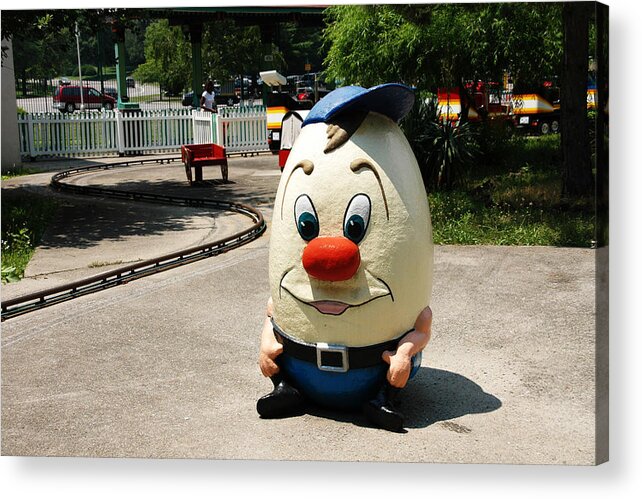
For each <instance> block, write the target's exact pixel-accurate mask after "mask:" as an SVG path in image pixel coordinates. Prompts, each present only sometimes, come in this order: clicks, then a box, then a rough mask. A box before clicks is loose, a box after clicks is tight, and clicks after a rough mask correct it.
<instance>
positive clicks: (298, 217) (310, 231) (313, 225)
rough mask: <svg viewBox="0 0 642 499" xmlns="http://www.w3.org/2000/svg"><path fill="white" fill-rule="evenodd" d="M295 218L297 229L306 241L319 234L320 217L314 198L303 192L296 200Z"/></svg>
mask: <svg viewBox="0 0 642 499" xmlns="http://www.w3.org/2000/svg"><path fill="white" fill-rule="evenodd" d="M294 220H295V222H296V229H297V230H298V231H299V235H300V236H301V238H302V239H303V240H304V241H311V240H312V239H314V238H315V237H317V236H318V235H319V219H318V218H317V213H316V211H315V210H314V205H313V204H312V200H311V199H310V198H309V197H308V196H306V195H305V194H301V195H300V196H299V197H298V198H297V200H296V201H295V202H294Z"/></svg>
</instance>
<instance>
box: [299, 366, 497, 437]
mask: <svg viewBox="0 0 642 499" xmlns="http://www.w3.org/2000/svg"><path fill="white" fill-rule="evenodd" d="M399 402H400V404H399V408H400V410H401V412H402V413H403V414H404V417H405V427H406V428H425V427H427V426H430V425H432V424H434V423H437V422H439V421H446V420H449V419H454V418H458V417H461V416H465V415H466V414H481V413H486V412H492V411H495V410H497V409H499V408H500V407H501V405H502V403H501V401H500V400H499V399H498V398H497V397H495V396H494V395H491V394H490V393H486V392H485V391H484V390H483V389H482V387H481V386H479V385H478V384H477V383H475V382H474V381H472V380H470V379H468V378H466V377H465V376H462V375H460V374H457V373H453V372H450V371H444V370H442V369H433V368H430V367H421V368H419V371H418V372H417V374H416V375H415V377H414V378H413V379H412V380H410V381H409V382H408V385H407V386H406V388H404V390H403V391H402V392H401V394H400V397H399ZM306 412H307V413H308V414H312V415H315V416H319V417H324V418H329V419H334V420H336V421H343V422H350V423H353V424H355V425H357V426H368V427H370V426H372V425H371V424H370V423H369V422H368V421H367V420H366V418H365V417H364V416H363V415H362V414H361V413H360V412H358V411H357V412H341V411H335V410H330V409H326V408H323V407H319V406H315V405H310V406H309V407H308V408H307V410H306Z"/></svg>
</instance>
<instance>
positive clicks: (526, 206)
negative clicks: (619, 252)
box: [428, 135, 595, 247]
mask: <svg viewBox="0 0 642 499" xmlns="http://www.w3.org/2000/svg"><path fill="white" fill-rule="evenodd" d="M560 165H561V157H560V138H559V136H558V135H549V136H542V137H528V138H525V137H515V138H513V139H511V140H506V141H505V142H504V143H502V144H501V154H500V155H496V156H495V157H494V159H493V161H488V158H486V161H482V162H479V163H478V164H477V165H476V166H475V167H473V168H472V169H471V170H470V171H469V172H468V176H467V178H468V180H467V181H466V182H465V184H464V185H463V186H462V187H461V188H459V189H457V190H452V191H444V192H433V193H430V194H429V196H428V198H429V203H430V208H431V215H432V223H433V237H434V241H435V243H437V244H497V245H524V246H535V245H536V246H573V247H591V245H592V241H593V239H594V237H595V236H594V225H595V215H594V208H593V200H592V199H575V200H568V199H563V198H562V196H561V192H562V182H561V166H560Z"/></svg>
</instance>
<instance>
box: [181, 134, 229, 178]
mask: <svg viewBox="0 0 642 499" xmlns="http://www.w3.org/2000/svg"><path fill="white" fill-rule="evenodd" d="M181 160H182V161H183V164H185V174H186V175H187V180H189V184H190V185H192V184H193V183H194V182H202V181H203V167H204V166H216V165H220V166H221V174H222V176H223V181H224V182H227V156H226V155H225V148H224V147H221V146H219V145H217V144H188V145H183V146H181ZM192 168H194V178H193V179H192Z"/></svg>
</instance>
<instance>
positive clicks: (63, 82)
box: [58, 76, 71, 85]
mask: <svg viewBox="0 0 642 499" xmlns="http://www.w3.org/2000/svg"><path fill="white" fill-rule="evenodd" d="M58 84H59V85H71V80H70V79H69V78H67V77H66V76H61V77H60V79H59V80H58Z"/></svg>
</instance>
